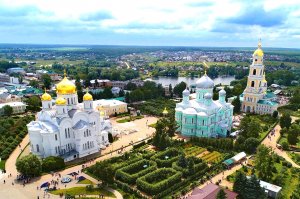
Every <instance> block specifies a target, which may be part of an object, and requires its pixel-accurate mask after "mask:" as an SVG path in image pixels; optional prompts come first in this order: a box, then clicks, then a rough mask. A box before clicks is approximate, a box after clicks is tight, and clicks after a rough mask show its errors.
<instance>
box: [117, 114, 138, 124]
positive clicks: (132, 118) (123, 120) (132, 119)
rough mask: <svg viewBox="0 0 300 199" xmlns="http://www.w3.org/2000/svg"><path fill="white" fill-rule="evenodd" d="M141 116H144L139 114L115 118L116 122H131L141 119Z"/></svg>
mask: <svg viewBox="0 0 300 199" xmlns="http://www.w3.org/2000/svg"><path fill="white" fill-rule="evenodd" d="M142 118H144V116H142V115H140V116H133V117H128V118H124V119H120V120H117V122H118V123H126V122H131V121H134V120H138V119H142Z"/></svg>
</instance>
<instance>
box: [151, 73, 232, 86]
mask: <svg viewBox="0 0 300 199" xmlns="http://www.w3.org/2000/svg"><path fill="white" fill-rule="evenodd" d="M198 79H199V78H191V77H164V76H160V77H158V78H152V81H154V82H156V83H157V84H162V85H163V86H166V85H169V84H171V85H172V87H173V88H174V86H175V85H176V84H178V83H180V82H182V81H183V82H185V83H187V85H188V86H190V85H191V84H195V83H196V81H197V80H198ZM233 80H235V78H234V76H227V77H217V78H215V79H213V81H214V83H215V85H217V84H222V85H230V82H231V81H233Z"/></svg>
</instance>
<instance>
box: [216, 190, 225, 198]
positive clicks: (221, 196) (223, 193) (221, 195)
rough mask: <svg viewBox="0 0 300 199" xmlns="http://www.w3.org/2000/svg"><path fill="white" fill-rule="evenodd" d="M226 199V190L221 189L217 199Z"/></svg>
mask: <svg viewBox="0 0 300 199" xmlns="http://www.w3.org/2000/svg"><path fill="white" fill-rule="evenodd" d="M226 198H227V196H226V193H225V191H224V189H220V191H219V192H218V194H217V197H216V199H226Z"/></svg>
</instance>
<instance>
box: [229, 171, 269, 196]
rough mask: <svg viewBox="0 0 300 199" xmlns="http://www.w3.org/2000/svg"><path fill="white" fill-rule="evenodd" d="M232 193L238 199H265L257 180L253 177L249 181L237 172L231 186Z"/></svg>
mask: <svg viewBox="0 0 300 199" xmlns="http://www.w3.org/2000/svg"><path fill="white" fill-rule="evenodd" d="M233 191H234V192H236V193H238V194H239V196H238V198H239V199H265V198H266V196H265V193H264V190H263V188H261V187H260V184H259V180H258V179H257V178H256V176H255V175H252V176H251V177H250V179H247V178H246V175H245V174H244V173H242V172H237V174H236V176H235V181H234V184H233Z"/></svg>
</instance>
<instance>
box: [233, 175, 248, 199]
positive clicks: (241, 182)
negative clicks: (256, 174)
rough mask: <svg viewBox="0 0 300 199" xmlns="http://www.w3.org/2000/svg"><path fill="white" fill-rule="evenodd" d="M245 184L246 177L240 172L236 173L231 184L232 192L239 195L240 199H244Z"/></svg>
mask: <svg viewBox="0 0 300 199" xmlns="http://www.w3.org/2000/svg"><path fill="white" fill-rule="evenodd" d="M246 183H247V178H246V175H245V174H244V173H242V172H240V171H238V172H236V175H235V181H234V183H233V191H234V192H236V193H238V194H239V198H240V199H244V194H245V185H246ZM245 199H246V198H245Z"/></svg>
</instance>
